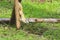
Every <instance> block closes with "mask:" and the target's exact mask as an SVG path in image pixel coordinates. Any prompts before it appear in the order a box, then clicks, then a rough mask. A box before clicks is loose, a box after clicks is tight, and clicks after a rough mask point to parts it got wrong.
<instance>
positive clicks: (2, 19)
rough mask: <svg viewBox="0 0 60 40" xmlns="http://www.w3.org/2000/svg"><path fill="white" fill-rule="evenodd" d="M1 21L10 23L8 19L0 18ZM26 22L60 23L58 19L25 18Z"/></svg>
mask: <svg viewBox="0 0 60 40" xmlns="http://www.w3.org/2000/svg"><path fill="white" fill-rule="evenodd" d="M1 21H10V18H0V22H1ZM20 21H22V20H21V19H20ZM26 21H28V22H51V23H57V22H58V23H60V19H55V18H26Z"/></svg>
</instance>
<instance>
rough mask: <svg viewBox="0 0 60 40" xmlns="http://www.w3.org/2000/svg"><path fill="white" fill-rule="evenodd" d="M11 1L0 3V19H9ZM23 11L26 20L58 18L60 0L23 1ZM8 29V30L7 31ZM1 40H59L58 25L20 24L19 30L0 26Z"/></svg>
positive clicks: (11, 6) (6, 25)
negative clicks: (43, 0)
mask: <svg viewBox="0 0 60 40" xmlns="http://www.w3.org/2000/svg"><path fill="white" fill-rule="evenodd" d="M13 3H14V2H13V0H11V2H9V1H7V0H2V1H0V18H10V17H11V13H12V8H13ZM22 5H23V11H24V14H25V17H26V18H30V17H33V18H34V17H35V18H60V0H53V1H52V2H48V1H45V2H40V1H36V0H34V1H33V2H32V1H31V0H23V1H22ZM7 27H8V29H7ZM0 39H1V40H60V23H29V24H24V23H22V27H21V29H20V30H18V31H16V28H15V26H9V25H8V24H6V23H4V22H3V24H0Z"/></svg>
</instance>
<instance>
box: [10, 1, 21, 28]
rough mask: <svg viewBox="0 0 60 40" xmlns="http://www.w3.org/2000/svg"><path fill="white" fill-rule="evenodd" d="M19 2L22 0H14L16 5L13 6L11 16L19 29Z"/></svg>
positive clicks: (12, 21) (12, 22)
mask: <svg viewBox="0 0 60 40" xmlns="http://www.w3.org/2000/svg"><path fill="white" fill-rule="evenodd" d="M18 2H21V0H14V7H13V12H12V16H11V21H10V23H11V24H16V27H17V29H19V28H20V20H19V19H20V16H19V12H18V10H19V6H18Z"/></svg>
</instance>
